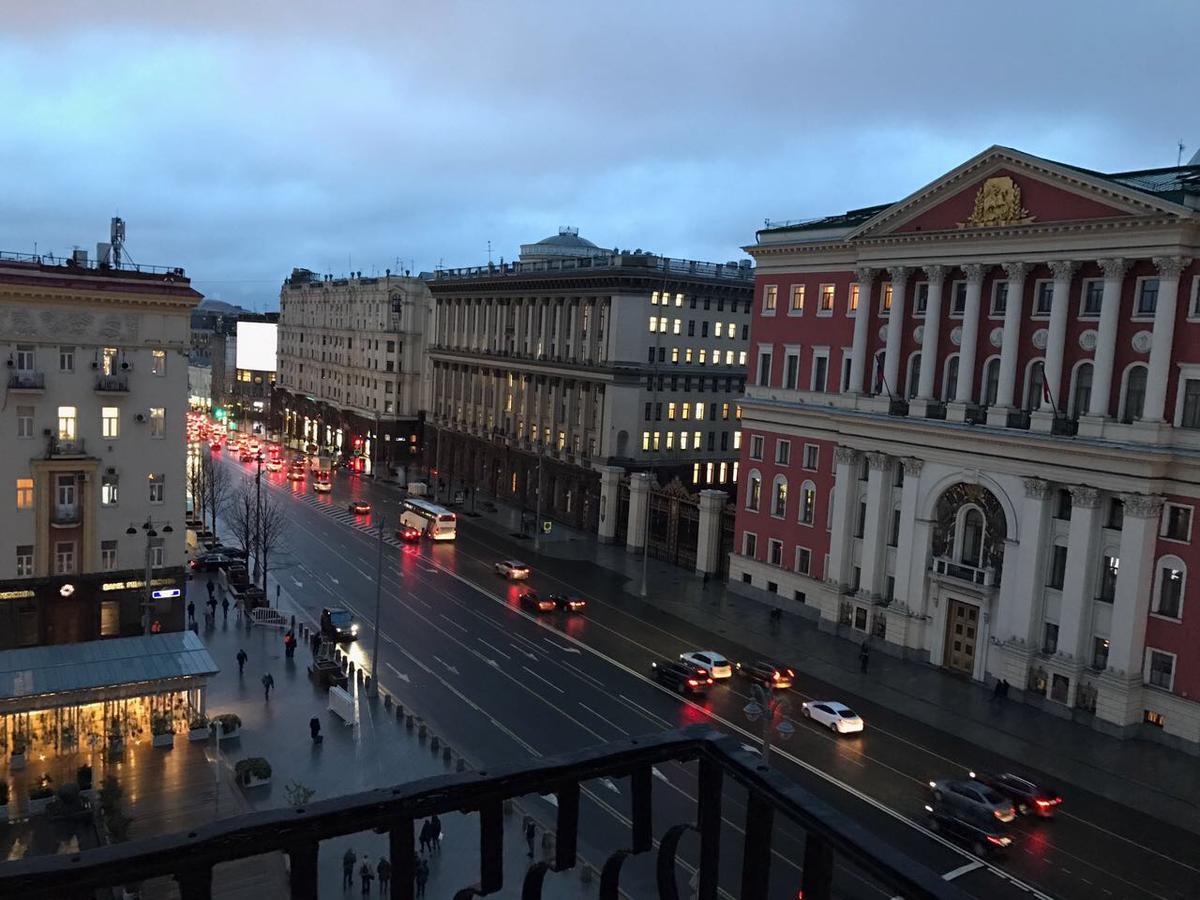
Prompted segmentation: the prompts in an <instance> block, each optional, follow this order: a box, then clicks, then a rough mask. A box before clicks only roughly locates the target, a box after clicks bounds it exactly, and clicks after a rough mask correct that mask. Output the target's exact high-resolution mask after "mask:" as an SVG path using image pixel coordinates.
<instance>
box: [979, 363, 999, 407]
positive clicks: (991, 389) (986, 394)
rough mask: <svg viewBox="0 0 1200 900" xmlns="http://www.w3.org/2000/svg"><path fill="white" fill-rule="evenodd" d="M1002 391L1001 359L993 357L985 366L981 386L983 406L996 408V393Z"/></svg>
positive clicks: (980, 394)
mask: <svg viewBox="0 0 1200 900" xmlns="http://www.w3.org/2000/svg"><path fill="white" fill-rule="evenodd" d="M999 390H1000V357H998V356H993V357H992V358H991V359H989V360H988V361H987V362H985V363H984V364H983V384H981V385H980V386H979V403H980V405H981V406H995V405H996V393H997V391H999Z"/></svg>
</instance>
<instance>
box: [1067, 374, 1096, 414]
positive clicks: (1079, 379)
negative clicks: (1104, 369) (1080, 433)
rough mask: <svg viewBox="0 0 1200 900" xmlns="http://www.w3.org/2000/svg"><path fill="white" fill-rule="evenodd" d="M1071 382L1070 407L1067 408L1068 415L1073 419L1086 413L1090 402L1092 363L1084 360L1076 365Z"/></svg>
mask: <svg viewBox="0 0 1200 900" xmlns="http://www.w3.org/2000/svg"><path fill="white" fill-rule="evenodd" d="M1072 382H1073V383H1072V388H1071V408H1070V410H1068V415H1070V416H1071V418H1073V419H1078V418H1079V417H1080V416H1083V415H1087V411H1088V408H1089V407H1090V406H1091V403H1092V364H1091V363H1089V362H1084V363H1080V364H1079V365H1077V366H1076V367H1075V375H1074V378H1073V379H1072Z"/></svg>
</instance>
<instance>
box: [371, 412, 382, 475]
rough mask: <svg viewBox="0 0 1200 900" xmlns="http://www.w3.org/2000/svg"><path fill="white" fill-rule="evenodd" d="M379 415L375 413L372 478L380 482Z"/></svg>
mask: <svg viewBox="0 0 1200 900" xmlns="http://www.w3.org/2000/svg"><path fill="white" fill-rule="evenodd" d="M379 425H380V419H379V413H375V436H374V437H373V438H371V477H372V478H374V479H375V480H377V481H378V480H379Z"/></svg>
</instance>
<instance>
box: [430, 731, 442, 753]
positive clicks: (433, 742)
mask: <svg viewBox="0 0 1200 900" xmlns="http://www.w3.org/2000/svg"><path fill="white" fill-rule="evenodd" d="M441 746H442V742H441V740H440V739H439V738H438V736H437V735H436V734H431V735H430V736H429V749H430V750H432V751H433V752H434V753H437V752H438V748H439V747H441Z"/></svg>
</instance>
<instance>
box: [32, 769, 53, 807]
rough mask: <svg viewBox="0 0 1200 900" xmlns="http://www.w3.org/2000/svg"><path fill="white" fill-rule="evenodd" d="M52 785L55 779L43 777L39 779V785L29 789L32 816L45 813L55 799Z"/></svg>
mask: <svg viewBox="0 0 1200 900" xmlns="http://www.w3.org/2000/svg"><path fill="white" fill-rule="evenodd" d="M52 783H53V779H52V778H51V777H50V776H49V775H43V776H42V777H41V778H39V779H38V782H37V785H36V786H35V787H32V788H30V789H29V814H30V815H31V816H36V815H37V814H38V813H40V812H45V811H46V807H47V806H49V805H50V801H51V800H53V799H54V788H53V787H51V784H52Z"/></svg>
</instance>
